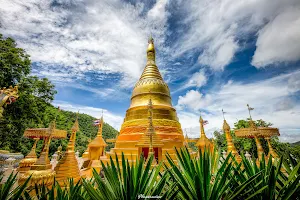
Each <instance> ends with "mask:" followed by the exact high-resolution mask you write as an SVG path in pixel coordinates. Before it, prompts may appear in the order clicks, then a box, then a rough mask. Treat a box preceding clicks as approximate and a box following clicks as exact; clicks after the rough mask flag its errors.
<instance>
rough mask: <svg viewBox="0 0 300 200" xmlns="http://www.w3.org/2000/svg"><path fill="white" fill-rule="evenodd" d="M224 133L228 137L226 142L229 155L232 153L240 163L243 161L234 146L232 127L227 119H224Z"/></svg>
mask: <svg viewBox="0 0 300 200" xmlns="http://www.w3.org/2000/svg"><path fill="white" fill-rule="evenodd" d="M222 111H223V110H222ZM223 117H224V112H223ZM223 131H224V133H225V137H226V141H227V152H226V153H227V155H228V154H229V153H230V152H231V154H232V155H233V156H234V157H235V159H236V161H237V162H239V163H240V162H241V161H242V158H241V156H240V155H239V153H238V151H237V150H236V148H235V146H234V143H233V141H232V137H231V134H230V126H229V124H228V123H227V121H226V120H225V118H224V122H223Z"/></svg>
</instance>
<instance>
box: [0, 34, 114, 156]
mask: <svg viewBox="0 0 300 200" xmlns="http://www.w3.org/2000/svg"><path fill="white" fill-rule="evenodd" d="M0 69H1V70H0V87H8V86H10V85H18V86H19V98H18V100H17V101H16V102H15V103H13V104H10V105H8V106H7V107H6V108H5V110H4V115H3V118H2V119H0V149H5V150H9V151H12V152H21V153H23V154H24V155H26V154H27V153H28V152H29V151H30V149H31V147H32V145H33V141H32V140H31V139H28V138H24V137H23V136H22V135H23V133H24V131H25V129H26V128H41V127H48V125H49V123H50V122H51V121H52V120H54V118H55V117H56V115H57V120H56V123H57V128H59V129H63V130H68V133H69V134H68V137H69V136H70V128H71V127H72V125H73V123H74V121H75V118H76V113H73V112H68V111H61V112H59V113H58V111H57V108H55V107H54V106H52V105H51V102H52V100H54V95H55V94H56V90H55V87H54V85H53V84H52V83H51V82H50V81H49V80H48V79H47V78H42V79H41V78H38V77H37V76H30V70H31V62H30V59H29V55H27V54H26V52H25V51H24V50H23V49H21V48H18V47H17V44H16V42H15V41H14V40H13V39H12V38H3V37H2V35H1V34H0ZM93 120H95V118H94V117H91V116H89V115H86V114H79V126H80V131H79V132H78V133H77V140H76V150H79V151H80V153H83V152H84V150H85V149H86V147H87V144H88V141H89V138H91V137H92V138H93V137H95V135H96V134H97V127H93V126H92V123H93ZM117 133H118V132H117V131H116V130H115V129H114V128H112V127H111V126H110V125H108V124H104V127H103V137H104V138H105V139H106V138H114V137H115V136H116V135H117ZM67 142H68V140H67V139H62V140H53V141H52V142H51V145H50V154H52V153H54V152H55V151H56V150H57V148H58V146H59V145H62V147H63V150H64V149H66V146H67ZM42 143H43V142H42V141H39V143H38V145H37V152H38V153H39V152H40V151H41V148H42ZM112 145H113V144H109V146H108V147H107V149H109V148H111V146H112Z"/></svg>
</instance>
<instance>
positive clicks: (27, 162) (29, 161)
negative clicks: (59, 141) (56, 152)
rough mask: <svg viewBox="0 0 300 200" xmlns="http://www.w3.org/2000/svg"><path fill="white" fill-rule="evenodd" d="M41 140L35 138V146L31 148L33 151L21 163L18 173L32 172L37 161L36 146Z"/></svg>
mask: <svg viewBox="0 0 300 200" xmlns="http://www.w3.org/2000/svg"><path fill="white" fill-rule="evenodd" d="M39 139H40V138H34V140H35V141H34V144H33V146H32V148H31V151H30V152H29V154H28V155H27V156H26V157H25V158H24V159H22V160H21V161H20V163H19V167H18V171H19V172H20V173H24V172H26V171H28V170H30V167H31V165H33V164H34V163H35V162H36V161H37V156H36V152H35V150H36V144H37V142H38V141H39Z"/></svg>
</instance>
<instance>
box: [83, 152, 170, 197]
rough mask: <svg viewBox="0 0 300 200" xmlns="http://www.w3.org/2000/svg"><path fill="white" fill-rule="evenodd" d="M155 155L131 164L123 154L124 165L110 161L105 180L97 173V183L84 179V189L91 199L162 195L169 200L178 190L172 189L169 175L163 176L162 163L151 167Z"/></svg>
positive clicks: (95, 175) (105, 167)
mask: <svg viewBox="0 0 300 200" xmlns="http://www.w3.org/2000/svg"><path fill="white" fill-rule="evenodd" d="M152 161H153V156H150V157H149V158H148V160H147V161H146V162H145V160H144V158H143V157H142V156H141V157H140V158H139V160H136V163H135V164H129V162H128V160H126V159H125V157H124V154H122V162H121V164H122V165H121V166H120V164H119V161H118V157H117V156H116V162H114V161H113V160H112V159H110V165H107V166H105V165H104V164H103V163H102V169H103V175H104V178H101V176H100V175H99V174H98V173H97V172H96V171H95V170H94V171H93V175H94V181H95V182H94V183H95V185H94V184H93V182H91V181H87V180H83V184H84V187H85V189H86V191H87V193H88V195H89V197H90V198H91V199H95V200H96V199H97V200H98V199H113V200H114V199H139V198H143V197H146V196H152V197H153V196H159V197H161V199H166V198H167V196H172V195H171V194H173V193H174V190H168V189H170V188H168V184H167V181H168V180H169V176H168V175H162V174H161V173H160V170H161V168H162V164H161V163H160V164H158V165H157V166H154V167H153V166H151V164H152Z"/></svg>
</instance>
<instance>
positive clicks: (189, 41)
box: [175, 0, 300, 70]
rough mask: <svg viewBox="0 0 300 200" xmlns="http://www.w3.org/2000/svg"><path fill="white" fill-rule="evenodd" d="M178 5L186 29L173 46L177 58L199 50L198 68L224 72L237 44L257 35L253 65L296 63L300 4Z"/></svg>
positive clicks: (203, 0) (256, 0) (196, 0)
mask: <svg viewBox="0 0 300 200" xmlns="http://www.w3.org/2000/svg"><path fill="white" fill-rule="evenodd" d="M178 4H179V7H181V11H182V12H183V13H182V15H183V16H185V18H184V21H183V22H182V23H184V24H187V25H188V27H189V29H188V31H184V32H183V34H182V36H181V37H180V38H181V40H179V41H177V42H176V45H175V49H176V51H177V52H176V53H177V54H176V55H177V56H178V55H181V54H183V53H185V52H187V51H190V50H194V49H201V50H202V51H203V52H202V54H200V56H199V59H198V60H199V63H200V64H203V65H208V66H210V67H211V68H212V69H214V70H223V69H224V67H225V66H226V65H228V64H229V63H230V62H231V61H232V59H234V55H235V53H236V52H237V51H238V50H239V49H240V48H241V47H240V46H239V43H238V42H239V40H244V39H247V37H248V36H249V35H251V34H252V35H253V33H254V34H255V33H256V32H257V31H259V38H258V41H257V51H256V52H255V56H254V60H253V63H254V64H255V65H258V66H264V65H265V64H272V63H274V62H277V61H291V60H296V59H299V52H300V51H299V42H297V41H299V37H300V36H299V16H300V12H299V9H300V1H299V0H284V1H283V0H248V1H236V0H223V1H220V0H191V1H178ZM291 8H292V9H291ZM281 44H282V45H283V48H281ZM290 44H291V45H290ZM275 47H276V48H275ZM288 47H290V49H287V48H288ZM272 48H273V49H272ZM278 48H279V49H278ZM280 48H281V49H280ZM292 51H294V52H292Z"/></svg>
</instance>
